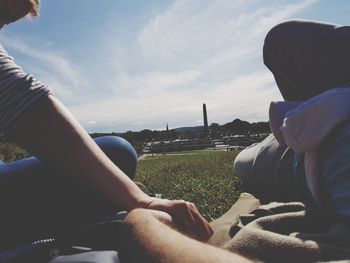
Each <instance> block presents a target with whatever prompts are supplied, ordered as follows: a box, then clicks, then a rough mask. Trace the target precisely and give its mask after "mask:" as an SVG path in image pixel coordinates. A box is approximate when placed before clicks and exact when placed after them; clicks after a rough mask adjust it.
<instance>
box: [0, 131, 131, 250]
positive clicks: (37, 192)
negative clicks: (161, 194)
mask: <svg viewBox="0 0 350 263" xmlns="http://www.w3.org/2000/svg"><path fill="white" fill-rule="evenodd" d="M95 141H96V143H97V144H98V145H99V146H100V148H101V149H102V150H103V151H104V152H105V153H106V155H107V156H108V157H109V158H110V159H111V160H112V161H113V162H114V163H115V164H116V165H117V166H118V167H119V168H120V169H121V170H123V171H124V172H125V173H126V174H127V175H128V176H129V177H130V178H133V177H134V176H135V171H136V164H137V155H136V152H135V150H134V149H133V147H132V146H131V144H129V143H128V142H127V141H126V140H124V139H122V138H120V137H116V136H108V137H103V138H97V139H96V140H95ZM116 191H117V189H116ZM0 207H1V217H0V247H2V248H5V247H11V246H13V245H17V244H21V243H23V242H28V241H31V240H33V239H42V238H45V237H49V236H52V235H53V234H57V233H59V234H64V232H67V231H69V230H70V228H72V227H76V226H77V225H80V224H82V225H83V224H86V223H89V222H90V221H93V220H94V218H98V217H101V216H105V215H108V214H112V213H115V212H116V211H118V210H120V209H119V208H118V207H116V206H115V205H114V204H111V203H109V202H108V201H107V200H105V199H104V198H103V197H102V196H99V195H98V194H97V193H95V192H92V191H91V190H90V189H87V188H84V187H83V186H81V185H80V184H77V183H76V182H74V181H73V180H72V179H71V178H70V177H69V176H65V175H64V174H61V172H59V171H57V170H53V169H52V168H51V167H49V166H47V165H46V164H45V163H43V162H41V161H40V160H38V159H37V158H35V157H30V158H27V159H24V160H19V161H15V162H11V163H8V164H2V165H0Z"/></svg>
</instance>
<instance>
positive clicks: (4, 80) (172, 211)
mask: <svg viewBox="0 0 350 263" xmlns="http://www.w3.org/2000/svg"><path fill="white" fill-rule="evenodd" d="M38 9H39V0H0V27H3V26H5V25H7V24H10V23H12V22H15V21H17V20H19V19H21V18H23V17H25V16H36V15H37V14H38ZM0 78H1V82H0V100H1V107H0V135H1V137H2V138H3V139H5V140H8V141H11V142H14V143H16V144H18V145H20V146H22V147H23V148H24V149H26V150H27V151H29V152H30V153H31V154H33V155H35V156H36V158H29V159H26V160H23V161H18V162H14V163H9V164H3V165H1V166H0V202H1V205H0V207H1V211H2V213H1V217H0V233H1V235H0V247H1V248H4V247H10V246H11V245H16V244H23V243H24V242H28V241H33V240H37V239H41V238H46V237H51V236H55V235H56V234H57V233H60V234H62V232H63V231H66V232H69V230H70V229H72V228H74V227H76V226H77V225H81V224H84V223H86V222H91V221H93V220H94V219H95V218H97V217H99V216H103V215H108V214H113V213H115V212H116V211H120V210H126V211H131V210H133V209H136V208H145V209H152V210H158V211H164V212H166V213H168V214H169V215H171V216H172V218H174V220H175V221H176V222H177V225H178V226H179V227H180V228H182V229H184V231H185V232H186V233H189V234H190V235H191V236H193V237H194V238H196V239H198V240H202V241H205V240H207V239H208V238H209V237H210V236H211V234H212V230H211V227H210V225H209V224H208V222H207V221H206V220H205V219H204V217H202V216H201V214H200V213H199V212H198V210H197V208H196V206H195V205H194V204H192V203H189V202H185V201H183V200H162V199H159V198H154V197H150V196H148V195H147V194H145V193H144V192H143V191H141V190H140V189H139V188H138V187H137V185H136V184H135V183H134V182H133V181H132V180H131V179H130V178H132V177H133V176H134V173H135V169H136V154H135V151H134V150H133V148H132V147H131V145H130V144H129V143H127V142H126V141H125V140H123V139H121V138H118V137H113V138H111V137H109V138H102V139H98V140H97V143H99V144H100V145H101V148H103V150H104V151H105V152H106V153H104V152H103V150H101V149H100V148H99V147H98V145H97V144H96V143H95V142H94V140H93V139H92V138H91V137H90V136H89V135H88V134H87V132H86V131H85V130H84V129H83V128H82V126H81V125H80V124H79V123H78V122H77V120H76V119H75V118H74V117H73V116H72V114H71V113H70V112H69V111H68V110H67V109H66V108H65V106H64V105H62V103H61V102H60V101H59V100H58V99H57V98H56V97H55V96H54V95H53V92H52V91H51V89H50V88H49V87H47V86H46V85H44V84H42V83H41V82H39V81H38V80H36V79H35V78H34V77H33V76H32V75H29V74H26V73H25V72H24V71H23V70H22V68H20V67H19V66H17V65H16V64H15V62H14V61H13V59H12V58H11V57H10V56H9V55H8V53H7V52H6V51H5V49H4V48H3V46H1V45H0ZM106 154H108V155H109V157H110V158H111V159H110V158H108V157H107V156H106ZM129 177H130V178H129Z"/></svg>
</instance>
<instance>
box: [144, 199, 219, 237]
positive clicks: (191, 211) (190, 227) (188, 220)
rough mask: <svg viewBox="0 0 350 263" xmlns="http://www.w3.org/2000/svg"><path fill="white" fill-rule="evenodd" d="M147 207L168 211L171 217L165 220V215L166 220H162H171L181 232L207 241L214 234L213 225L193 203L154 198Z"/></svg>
mask: <svg viewBox="0 0 350 263" xmlns="http://www.w3.org/2000/svg"><path fill="white" fill-rule="evenodd" d="M147 208H148V209H153V210H159V211H164V212H166V213H168V214H169V215H170V216H171V219H169V218H168V219H167V220H165V219H166V216H165V217H164V220H161V219H160V221H165V223H167V222H169V223H171V225H173V226H175V227H176V228H177V229H178V230H179V231H180V232H182V233H184V234H186V235H189V236H191V237H193V238H195V239H198V240H200V241H207V240H208V239H209V237H210V236H211V235H212V234H213V230H212V228H211V226H210V225H209V223H208V222H207V220H206V219H205V218H204V217H203V216H202V215H201V214H200V213H199V211H198V209H197V207H196V206H195V205H194V204H193V203H190V202H186V201H183V200H167V199H159V198H152V199H151V201H150V202H149V203H148V205H147Z"/></svg>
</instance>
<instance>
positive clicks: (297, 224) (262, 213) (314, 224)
mask: <svg viewBox="0 0 350 263" xmlns="http://www.w3.org/2000/svg"><path fill="white" fill-rule="evenodd" d="M211 225H212V227H213V229H214V235H213V236H212V237H211V239H210V240H209V242H210V243H211V244H213V245H215V246H219V247H222V248H225V249H228V250H231V251H236V252H238V253H240V254H243V255H245V256H247V257H249V258H252V259H255V260H257V261H261V262H297V263H300V262H321V261H322V262H324V261H326V262H329V261H337V262H339V260H344V262H350V221H348V222H345V221H344V220H340V219H339V218H335V217H333V216H331V215H328V214H325V213H324V212H322V211H321V210H318V209H311V208H307V207H305V205H304V204H302V203H299V202H291V203H277V202H273V203H270V204H267V205H261V204H260V202H259V200H258V199H256V198H255V197H254V196H252V195H250V194H247V193H243V194H241V196H240V198H239V199H238V201H237V202H236V203H235V204H234V205H233V206H232V207H231V209H230V210H229V211H227V212H226V213H225V214H224V215H222V216H221V217H220V218H218V219H216V220H214V221H213V222H211Z"/></svg>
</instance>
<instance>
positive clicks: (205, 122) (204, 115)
mask: <svg viewBox="0 0 350 263" xmlns="http://www.w3.org/2000/svg"><path fill="white" fill-rule="evenodd" d="M203 121H204V130H206V131H207V130H208V116H207V106H206V105H205V103H203Z"/></svg>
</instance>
